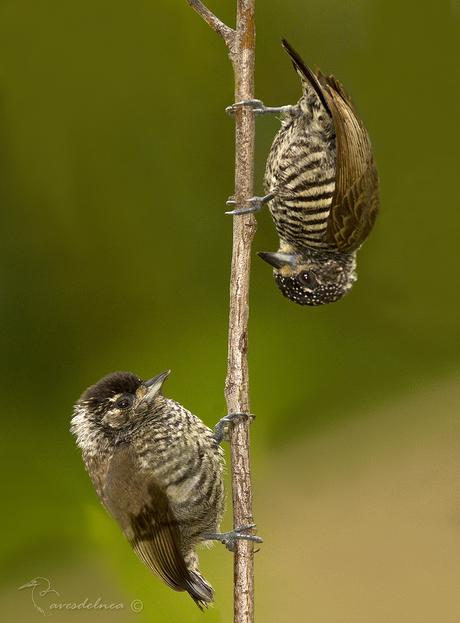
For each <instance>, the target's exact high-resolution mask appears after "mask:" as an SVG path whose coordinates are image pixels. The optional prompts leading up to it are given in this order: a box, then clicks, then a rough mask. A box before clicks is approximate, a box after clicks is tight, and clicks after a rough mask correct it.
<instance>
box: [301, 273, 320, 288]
mask: <svg viewBox="0 0 460 623" xmlns="http://www.w3.org/2000/svg"><path fill="white" fill-rule="evenodd" d="M298 279H299V281H300V283H301V284H302V285H303V286H305V287H306V288H309V289H310V290H314V289H315V287H316V283H317V282H316V279H315V277H314V276H313V275H312V274H311V273H308V272H303V273H300V274H299V277H298Z"/></svg>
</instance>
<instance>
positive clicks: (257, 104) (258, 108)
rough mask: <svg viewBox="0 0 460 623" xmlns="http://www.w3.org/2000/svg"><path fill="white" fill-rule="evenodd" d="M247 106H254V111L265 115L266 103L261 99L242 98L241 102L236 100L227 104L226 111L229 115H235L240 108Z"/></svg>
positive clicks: (256, 113)
mask: <svg viewBox="0 0 460 623" xmlns="http://www.w3.org/2000/svg"><path fill="white" fill-rule="evenodd" d="M244 106H247V107H248V108H252V111H253V112H254V114H255V115H263V114H264V112H265V105H264V103H263V102H262V101H261V100H256V99H250V100H242V101H241V102H235V103H234V104H232V105H231V106H227V108H226V109H225V112H226V113H227V114H228V115H234V114H235V113H236V111H237V110H238V108H243V107H244Z"/></svg>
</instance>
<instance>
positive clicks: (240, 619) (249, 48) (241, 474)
mask: <svg viewBox="0 0 460 623" xmlns="http://www.w3.org/2000/svg"><path fill="white" fill-rule="evenodd" d="M187 2H188V3H189V4H190V6H191V7H193V8H194V9H195V10H196V11H197V12H198V13H199V14H200V15H201V16H202V17H203V19H204V20H205V22H206V23H207V24H209V26H210V27H211V28H212V29H213V30H214V31H215V32H217V33H218V34H219V35H220V36H221V37H222V38H223V39H224V41H225V43H226V45H227V47H228V50H229V54H230V59H231V61H232V64H233V69H234V75H235V102H240V101H242V100H247V99H253V98H254V56H255V15H254V9H255V0H237V2H236V3H237V13H236V29H235V30H233V29H232V28H229V27H228V26H226V25H225V24H224V23H223V22H221V21H220V20H219V19H218V18H217V17H216V16H215V15H214V14H213V13H212V12H211V11H209V9H207V8H206V7H205V6H204V5H203V3H202V2H200V1H199V0H187ZM235 127H236V130H235V198H236V205H237V206H243V205H244V204H245V201H246V200H247V199H248V198H250V197H252V196H253V177H254V137H255V124H254V113H253V111H252V110H251V109H250V108H249V107H245V106H241V107H239V108H238V109H237V110H236V112H235ZM255 231H256V220H255V218H254V216H253V215H252V214H244V215H238V216H234V217H233V253H232V266H231V276H230V313H229V335H228V363H227V378H226V381H225V398H226V401H227V408H228V412H229V413H249V375H248V318H249V276H250V267H251V244H252V240H253V238H254V234H255ZM230 447H231V462H232V467H231V468H232V494H233V524H234V527H238V526H245V525H249V524H252V523H253V517H252V486H251V471H250V457H249V420H238V421H237V422H236V423H235V424H234V425H233V428H232V433H231V442H230ZM233 620H234V623H252V622H253V621H254V553H253V543H251V542H249V541H237V544H236V547H235V558H234V619H233Z"/></svg>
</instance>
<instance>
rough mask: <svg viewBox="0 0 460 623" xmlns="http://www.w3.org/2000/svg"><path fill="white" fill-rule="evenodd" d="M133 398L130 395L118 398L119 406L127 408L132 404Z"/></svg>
mask: <svg viewBox="0 0 460 623" xmlns="http://www.w3.org/2000/svg"><path fill="white" fill-rule="evenodd" d="M132 402H133V399H132V398H130V397H129V396H123V398H119V399H118V400H117V403H116V405H117V407H118V408H119V409H127V408H128V407H130V406H131V405H132Z"/></svg>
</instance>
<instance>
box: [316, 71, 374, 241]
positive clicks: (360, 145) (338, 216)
mask: <svg viewBox="0 0 460 623" xmlns="http://www.w3.org/2000/svg"><path fill="white" fill-rule="evenodd" d="M319 80H320V82H321V83H322V85H323V86H324V94H325V97H326V99H327V102H328V105H329V110H330V111H331V114H332V120H333V122H334V127H335V132H336V146H337V147H336V149H337V159H336V180H335V191H334V196H333V198H332V207H331V212H330V215H329V220H328V228H327V235H328V239H329V241H330V242H332V243H333V244H334V245H335V246H336V247H337V248H338V249H339V250H340V251H344V252H350V251H355V250H356V249H358V248H359V247H360V246H361V244H362V243H363V242H364V240H365V239H366V238H367V236H368V235H369V233H370V231H371V229H372V227H373V226H374V223H375V219H376V217H377V213H378V208H379V195H378V174H377V168H376V166H375V161H374V157H373V154H372V147H371V144H370V141H369V137H368V134H367V132H366V129H365V128H364V126H363V125H362V123H361V122H360V121H359V119H358V117H357V116H356V113H355V111H354V109H353V105H352V103H351V101H350V99H349V97H348V95H347V94H346V92H345V90H344V88H343V87H342V85H341V84H340V82H338V80H336V79H335V78H334V77H333V76H328V77H325V76H322V75H321V74H320V76H319Z"/></svg>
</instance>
